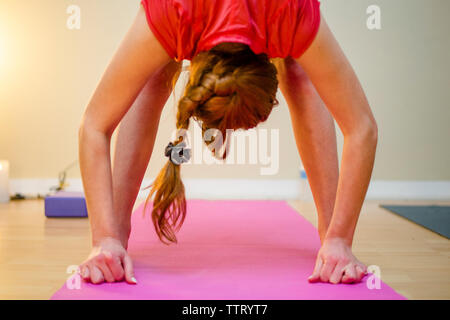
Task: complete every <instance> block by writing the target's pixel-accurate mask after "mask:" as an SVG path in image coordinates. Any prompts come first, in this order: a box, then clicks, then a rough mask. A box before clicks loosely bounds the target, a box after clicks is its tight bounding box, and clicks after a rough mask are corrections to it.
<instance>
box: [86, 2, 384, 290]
mask: <svg viewBox="0 0 450 320" xmlns="http://www.w3.org/2000/svg"><path fill="white" fill-rule="evenodd" d="M141 3H142V6H141V7H140V10H139V12H138V14H137V17H136V19H135V21H134V23H133V25H132V26H131V28H130V30H129V32H128V33H127V35H126V36H125V38H124V40H123V42H122V43H121V45H120V47H119V49H118V51H117V52H116V54H115V56H114V57H113V59H112V61H111V63H110V65H109V66H108V68H107V70H106V72H105V74H104V75H103V77H102V79H101V81H100V83H99V85H98V87H97V89H96V91H95V93H94V95H93V96H92V98H91V101H90V102H89V104H88V106H87V108H86V110H85V113H84V115H83V119H82V124H81V126H80V130H79V158H80V167H81V173H82V178H83V186H84V190H85V194H86V202H87V207H88V211H89V216H90V222H91V228H92V243H93V249H92V252H91V254H90V255H89V257H88V258H87V260H86V261H85V262H84V263H82V264H81V266H80V272H81V275H82V277H83V278H84V279H85V280H87V281H91V282H92V283H102V282H104V281H106V282H114V281H121V280H123V279H125V280H126V281H127V282H128V283H130V284H133V283H136V279H135V278H134V276H133V266H132V261H131V259H130V257H129V255H128V254H127V251H126V249H127V245H128V237H129V234H130V230H131V226H130V216H131V210H132V208H133V205H134V203H135V200H136V197H137V194H138V192H139V187H140V184H141V182H142V179H143V176H144V173H145V171H146V168H147V164H148V161H149V159H150V156H151V153H152V148H153V143H154V139H155V136H156V132H157V128H158V124H159V117H160V114H161V110H162V108H163V106H164V104H165V102H166V100H167V98H168V97H169V95H170V93H171V90H172V87H173V85H172V86H171V85H169V84H170V82H171V80H173V81H176V79H177V77H178V75H179V72H180V68H181V61H182V60H183V59H189V60H191V66H190V78H189V83H188V84H187V86H186V89H185V92H184V94H183V97H182V98H181V99H180V100H179V103H178V111H177V123H176V124H177V129H179V130H178V132H179V136H178V137H177V139H176V140H175V141H172V142H171V143H170V144H169V145H168V147H167V148H166V156H168V157H169V160H168V162H167V164H166V166H165V167H164V168H163V170H162V171H161V173H160V175H159V176H158V178H157V179H156V180H155V182H154V184H153V186H152V190H151V195H150V196H154V206H153V211H152V219H153V222H154V225H155V228H156V231H157V233H158V236H159V237H160V239H161V240H162V241H165V240H168V241H171V242H176V237H175V233H174V232H175V231H176V229H177V228H179V227H180V226H181V224H182V222H183V219H184V217H185V213H186V212H185V208H186V207H185V198H184V187H183V184H182V183H181V180H180V165H182V163H183V162H184V161H186V160H187V159H186V154H184V156H183V155H181V157H180V152H182V150H183V151H186V150H185V149H183V148H182V146H183V144H184V143H185V142H186V141H185V138H184V136H183V130H184V129H187V127H188V126H189V122H190V119H194V120H198V121H199V123H200V124H201V126H202V129H203V131H204V132H206V131H207V130H208V129H217V130H218V131H217V132H219V133H226V131H225V130H226V129H239V128H244V129H249V128H252V127H255V126H256V125H257V124H258V123H260V122H262V121H265V120H266V119H267V117H268V116H269V114H270V111H271V110H272V107H273V106H274V105H276V104H277V101H276V99H275V94H276V90H277V86H278V85H279V87H280V89H281V91H282V93H283V95H284V97H285V98H286V100H287V102H288V106H289V111H290V115H291V119H292V124H293V128H294V134H295V138H296V143H297V147H298V150H299V153H300V156H301V158H302V162H303V164H304V166H305V170H306V172H307V175H308V180H309V182H310V185H311V189H312V192H313V195H314V201H315V204H316V208H317V212H318V231H319V235H320V239H321V244H322V246H321V249H320V250H319V252H318V254H317V259H316V265H315V268H314V270H313V273H312V275H311V276H310V277H309V281H310V282H317V281H321V282H329V283H353V282H359V281H360V280H361V279H362V277H363V276H364V274H365V273H366V267H365V266H364V264H362V263H361V262H360V261H358V260H357V258H356V257H355V256H354V255H353V253H352V250H351V248H352V242H353V235H354V231H355V228H356V224H357V220H358V217H359V213H360V210H361V207H362V204H363V201H364V197H365V194H366V191H367V187H368V184H369V181H370V176H371V173H372V168H373V163H374V158H375V150H376V145H377V125H376V122H375V119H374V117H373V115H372V112H371V109H370V107H369V104H368V102H367V99H366V97H365V94H364V92H363V90H362V88H361V85H360V83H359V81H358V79H357V77H356V75H355V73H354V71H353V69H352V67H351V66H350V64H349V62H348V61H347V59H346V57H345V55H344V54H343V52H342V50H341V49H340V47H339V45H338V43H337V42H336V40H335V38H334V36H333V35H332V33H331V31H330V30H329V28H328V26H327V24H326V22H325V20H324V19H323V17H321V15H320V11H319V2H318V1H317V0H285V1H271V0H260V1H252V0H223V1H214V0H196V1H194V0H170V1H156V0H154V1H152V0H142V2H141ZM272 62H273V63H272ZM275 65H276V67H275ZM333 117H334V119H335V120H336V122H337V123H338V125H339V127H340V129H341V130H342V132H343V135H344V148H343V154H342V164H341V168H340V172H339V170H338V159H337V151H336V136H335V129H334V122H333ZM119 122H120V123H121V125H120V130H119V134H118V137H117V145H116V152H115V155H114V166H113V170H111V164H110V163H111V161H110V156H109V154H110V139H111V135H112V133H113V131H114V130H115V128H116V127H117V125H118V124H119ZM225 141H228V140H226V139H225ZM212 142H215V141H214V140H212ZM208 143H211V141H209V142H208ZM222 144H226V143H225V142H223V143H219V144H216V145H215V146H214V148H212V149H214V155H215V156H216V157H219V158H224V157H225V156H226V153H221V152H218V151H220V150H219V149H220V147H221V146H222ZM142 146H145V147H142ZM222 149H223V148H222ZM177 157H178V158H177ZM130 159H132V160H130ZM113 182H114V183H113ZM147 200H148V199H147Z"/></svg>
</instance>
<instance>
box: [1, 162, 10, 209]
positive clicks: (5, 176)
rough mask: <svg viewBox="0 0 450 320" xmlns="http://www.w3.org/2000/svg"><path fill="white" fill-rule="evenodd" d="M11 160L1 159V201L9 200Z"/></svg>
mask: <svg viewBox="0 0 450 320" xmlns="http://www.w3.org/2000/svg"><path fill="white" fill-rule="evenodd" d="M9 197H10V195H9V162H8V161H7V160H0V202H9Z"/></svg>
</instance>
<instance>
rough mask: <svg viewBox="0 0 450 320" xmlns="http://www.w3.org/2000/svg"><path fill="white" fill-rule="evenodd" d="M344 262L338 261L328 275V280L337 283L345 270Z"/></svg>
mask: <svg viewBox="0 0 450 320" xmlns="http://www.w3.org/2000/svg"><path fill="white" fill-rule="evenodd" d="M345 265H346V263H345V262H338V264H337V265H336V267H335V268H334V271H333V273H332V274H331V276H330V282H331V283H333V284H338V283H340V282H341V279H342V275H343V274H344V270H345Z"/></svg>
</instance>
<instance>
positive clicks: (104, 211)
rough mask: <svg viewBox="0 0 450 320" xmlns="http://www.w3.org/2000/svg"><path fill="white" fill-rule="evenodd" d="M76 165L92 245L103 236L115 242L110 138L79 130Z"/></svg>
mask: <svg viewBox="0 0 450 320" xmlns="http://www.w3.org/2000/svg"><path fill="white" fill-rule="evenodd" d="M79 162H80V170H81V176H82V181H83V189H84V193H85V197H86V206H87V209H88V213H89V221H90V224H91V232H92V243H93V245H96V244H97V243H98V242H99V241H100V240H101V239H103V238H107V237H111V238H117V239H118V238H119V226H118V223H117V221H116V219H115V217H114V211H113V198H112V178H111V161H110V136H108V135H106V134H104V133H101V132H98V131H95V130H92V129H88V128H86V127H83V126H82V127H80V130H79Z"/></svg>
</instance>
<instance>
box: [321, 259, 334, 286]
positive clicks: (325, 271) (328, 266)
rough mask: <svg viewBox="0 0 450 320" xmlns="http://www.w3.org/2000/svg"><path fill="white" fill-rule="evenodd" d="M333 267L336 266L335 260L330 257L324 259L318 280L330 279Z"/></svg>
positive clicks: (326, 280) (325, 280)
mask: <svg viewBox="0 0 450 320" xmlns="http://www.w3.org/2000/svg"><path fill="white" fill-rule="evenodd" d="M335 267H336V261H335V260H331V259H330V260H326V261H325V264H324V266H323V267H322V270H321V271H320V281H322V282H328V281H329V280H330V277H331V275H332V273H333V271H334V268H335Z"/></svg>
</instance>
